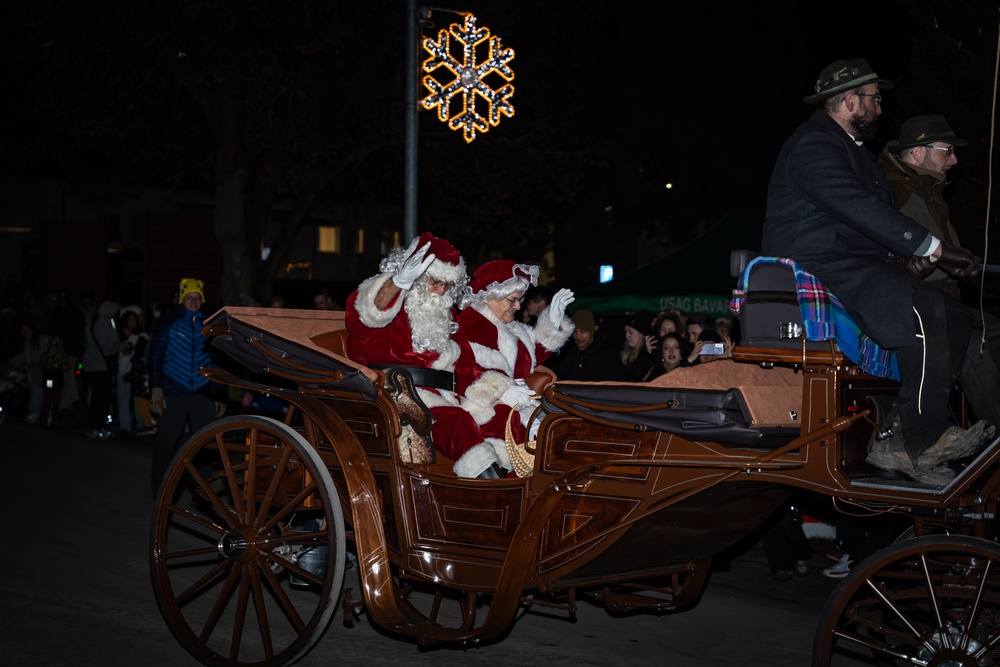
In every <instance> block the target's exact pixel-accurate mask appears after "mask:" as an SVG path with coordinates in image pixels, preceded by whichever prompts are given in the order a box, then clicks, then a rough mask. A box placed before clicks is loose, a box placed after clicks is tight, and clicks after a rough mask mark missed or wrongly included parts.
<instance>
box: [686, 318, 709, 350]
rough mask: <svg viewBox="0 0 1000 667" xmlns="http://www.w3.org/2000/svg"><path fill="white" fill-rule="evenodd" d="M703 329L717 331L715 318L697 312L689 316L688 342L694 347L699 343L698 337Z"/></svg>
mask: <svg viewBox="0 0 1000 667" xmlns="http://www.w3.org/2000/svg"><path fill="white" fill-rule="evenodd" d="M702 331H715V318H714V317H712V316H711V315H705V314H704V313H696V314H694V315H692V316H691V317H689V318H688V321H687V335H688V342H689V343H691V346H692V347H694V346H695V345H696V344H697V343H698V337H699V336H700V335H701V332H702Z"/></svg>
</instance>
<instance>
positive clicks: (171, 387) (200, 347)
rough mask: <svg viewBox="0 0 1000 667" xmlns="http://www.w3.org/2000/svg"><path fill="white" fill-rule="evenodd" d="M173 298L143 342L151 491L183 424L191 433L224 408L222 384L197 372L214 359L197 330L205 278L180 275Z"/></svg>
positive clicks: (207, 340) (205, 338)
mask: <svg viewBox="0 0 1000 667" xmlns="http://www.w3.org/2000/svg"><path fill="white" fill-rule="evenodd" d="M178 299H179V301H180V303H178V304H177V306H175V310H174V311H173V312H172V313H167V314H165V315H164V316H163V317H162V318H160V321H159V322H158V323H157V325H156V328H155V329H154V330H153V335H152V338H151V339H150V343H149V386H150V394H151V398H150V401H151V404H150V409H151V410H152V411H153V414H155V415H157V417H158V419H157V423H156V439H155V441H154V443H153V465H152V470H151V472H150V477H151V481H152V488H153V493H154V495H155V493H156V491H157V490H158V489H159V486H160V483H161V481H162V479H163V476H164V475H165V474H166V472H167V467H168V466H169V465H170V460H171V459H172V458H173V455H174V449H175V448H176V447H177V445H178V443H179V441H180V439H181V437H182V436H183V434H184V428H185V426H186V425H188V424H190V427H191V432H192V433H194V432H196V431H197V430H198V429H200V428H201V427H203V426H205V425H206V424H208V423H209V422H211V421H212V420H213V419H216V418H218V417H221V416H222V415H223V414H224V413H225V409H226V403H225V388H224V387H220V386H217V385H214V384H212V383H211V382H210V381H209V380H208V378H206V377H204V376H203V375H201V374H200V373H198V369H199V368H202V367H205V366H212V365H214V355H213V353H212V347H211V337H210V336H206V335H204V334H202V333H201V330H202V328H203V327H204V317H205V316H204V313H203V312H202V305H203V304H204V301H205V284H204V283H203V282H202V281H200V280H197V279H196V278H185V279H183V280H182V281H181V282H180V288H179V289H178Z"/></svg>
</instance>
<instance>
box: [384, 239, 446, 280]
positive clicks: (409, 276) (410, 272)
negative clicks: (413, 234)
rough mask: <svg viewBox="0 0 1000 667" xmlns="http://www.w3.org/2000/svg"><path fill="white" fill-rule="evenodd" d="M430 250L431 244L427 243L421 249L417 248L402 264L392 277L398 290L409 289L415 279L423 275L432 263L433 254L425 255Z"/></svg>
mask: <svg viewBox="0 0 1000 667" xmlns="http://www.w3.org/2000/svg"><path fill="white" fill-rule="evenodd" d="M430 249H431V244H430V243H427V244H425V245H424V247H422V248H418V249H417V250H416V251H415V252H414V253H413V254H412V255H410V257H409V259H407V260H406V261H405V262H403V266H401V267H400V268H399V271H397V272H396V275H394V276H393V277H392V282H394V283H396V287H398V288H399V289H410V288H411V287H413V283H415V282H416V281H417V278H419V277H420V276H422V275H424V271H426V270H427V267H428V266H430V265H431V264H433V263H434V259H435V257H434V253H431V254H429V255H428V254H427V253H428V251H429V250H430Z"/></svg>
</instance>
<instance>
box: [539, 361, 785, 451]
mask: <svg viewBox="0 0 1000 667" xmlns="http://www.w3.org/2000/svg"><path fill="white" fill-rule="evenodd" d="M717 363H718V362H717ZM542 400H543V405H544V406H545V408H546V410H548V411H549V412H568V413H570V414H574V415H576V416H578V417H581V418H582V419H586V420H588V421H594V422H597V423H603V424H605V425H608V426H612V427H615V428H625V429H627V430H631V431H636V432H644V431H650V430H652V431H661V432H664V433H671V434H673V435H678V436H681V437H683V438H685V439H688V440H703V441H713V442H719V443H722V444H727V445H735V446H741V447H755V448H774V447H779V446H781V445H784V444H786V443H788V442H790V441H791V440H794V439H795V438H796V437H798V436H799V435H800V429H801V427H800V425H799V424H798V423H792V424H788V425H782V426H768V427H761V426H756V425H755V424H754V422H753V418H752V416H751V413H750V409H749V407H748V406H747V403H746V401H745V399H744V396H743V393H742V392H741V391H740V390H739V389H738V388H730V389H681V388H675V387H657V386H654V385H649V384H612V383H581V384H576V383H568V382H560V383H558V384H556V385H554V386H553V387H552V388H551V389H550V390H549V391H548V392H546V394H544V395H543V399H542Z"/></svg>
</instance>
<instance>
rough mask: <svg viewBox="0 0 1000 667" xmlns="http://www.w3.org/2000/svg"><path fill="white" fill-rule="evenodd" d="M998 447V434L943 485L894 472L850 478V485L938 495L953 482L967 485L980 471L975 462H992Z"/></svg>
mask: <svg viewBox="0 0 1000 667" xmlns="http://www.w3.org/2000/svg"><path fill="white" fill-rule="evenodd" d="M998 448H1000V436H998V437H997V438H995V439H994V440H993V441H992V442H991V443H989V444H988V445H986V446H984V447H983V448H982V449H980V450H979V453H978V454H976V457H975V458H974V459H973V460H972V462H971V463H969V464H968V465H964V466H962V467H960V468H959V469H957V470H956V475H955V478H954V479H953V480H951V481H950V482H948V483H947V484H945V485H943V486H928V485H927V484H921V483H920V482H918V481H916V480H914V479H910V478H909V477H907V476H906V475H903V474H896V473H879V474H878V475H872V476H870V477H859V478H857V479H852V480H851V486H860V487H865V488H878V489H897V490H902V491H918V492H924V493H927V494H930V495H940V494H943V493H945V492H946V491H948V490H949V489H951V488H952V487H953V486H954V485H955V484H958V485H961V486H964V485H967V484H968V483H969V481H970V478H971V477H972V475H974V474H975V475H978V474H980V473H981V472H982V468H981V467H980V466H978V465H976V464H977V463H979V462H980V461H981V460H982V459H984V458H989V459H991V460H992V462H995V461H996V459H997V456H998V455H1000V452H998V451H997V450H998Z"/></svg>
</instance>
